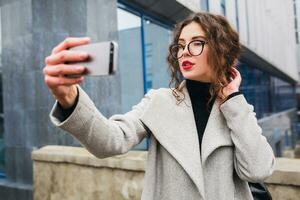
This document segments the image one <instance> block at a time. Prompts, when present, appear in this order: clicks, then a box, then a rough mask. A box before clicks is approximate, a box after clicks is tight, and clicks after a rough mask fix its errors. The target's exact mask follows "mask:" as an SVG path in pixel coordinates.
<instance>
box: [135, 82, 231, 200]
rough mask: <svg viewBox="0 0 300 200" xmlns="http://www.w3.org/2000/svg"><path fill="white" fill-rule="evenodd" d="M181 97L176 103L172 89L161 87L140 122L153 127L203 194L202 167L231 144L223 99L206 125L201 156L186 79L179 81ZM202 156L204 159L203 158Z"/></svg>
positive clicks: (160, 141) (154, 133)
mask: <svg viewBox="0 0 300 200" xmlns="http://www.w3.org/2000/svg"><path fill="white" fill-rule="evenodd" d="M178 90H179V91H181V92H182V93H179V94H180V98H182V97H184V100H183V101H182V102H181V103H180V104H176V99H175V98H174V96H173V95H172V91H171V90H168V89H167V91H168V92H162V91H166V90H159V91H161V92H159V91H158V93H157V95H155V97H153V99H152V101H151V106H149V107H148V108H149V109H147V110H145V112H144V114H143V115H142V116H141V121H142V122H143V123H144V124H145V125H146V126H147V127H148V128H149V129H150V130H151V132H152V134H153V135H154V137H155V138H156V139H157V140H158V141H159V143H160V144H161V145H162V146H163V147H164V148H165V149H166V150H167V151H168V152H169V153H170V154H171V155H172V156H173V157H174V158H175V159H176V160H177V161H178V163H179V164H180V165H181V166H182V167H183V168H184V170H185V171H186V172H187V174H188V175H189V176H190V177H191V179H192V180H193V182H194V183H195V185H196V186H197V188H198V190H199V192H200V194H201V195H202V196H205V195H204V185H203V183H204V178H203V170H202V166H204V165H205V162H206V160H207V159H208V157H209V155H211V154H212V152H213V151H214V150H215V149H217V148H219V147H221V146H231V145H232V141H231V138H230V133H229V129H228V127H227V126H226V123H225V119H224V117H223V115H222V113H221V112H220V110H219V104H220V100H218V99H216V100H215V102H214V104H213V107H212V110H211V114H210V116H209V118H208V122H207V126H206V128H205V131H204V134H203V139H202V147H201V155H200V151H199V141H198V134H197V128H196V123H195V119H194V114H193V109H192V103H191V99H190V96H189V93H188V91H187V88H186V82H185V81H183V82H181V83H180V85H179V88H178ZM201 158H202V159H201Z"/></svg>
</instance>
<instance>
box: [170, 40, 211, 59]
mask: <svg viewBox="0 0 300 200" xmlns="http://www.w3.org/2000/svg"><path fill="white" fill-rule="evenodd" d="M193 42H200V43H201V45H202V49H201V51H200V53H199V54H193V53H192V52H191V50H190V45H191V44H192V43H193ZM206 44H207V42H206V41H204V40H192V41H190V42H189V43H188V44H186V45H182V44H173V45H171V48H170V54H171V56H172V57H173V58H174V59H177V60H178V59H180V58H182V56H183V54H182V55H181V56H180V57H178V56H177V54H178V51H177V53H176V54H175V55H176V56H174V54H173V53H172V49H173V48H174V47H178V46H181V47H182V48H183V51H184V50H185V48H186V46H187V48H188V51H189V53H190V54H191V55H192V56H199V55H201V54H202V52H203V49H204V45H206Z"/></svg>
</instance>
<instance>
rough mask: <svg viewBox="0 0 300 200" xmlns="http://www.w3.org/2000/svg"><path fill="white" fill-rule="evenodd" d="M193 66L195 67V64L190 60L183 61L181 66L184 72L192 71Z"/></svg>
mask: <svg viewBox="0 0 300 200" xmlns="http://www.w3.org/2000/svg"><path fill="white" fill-rule="evenodd" d="M193 65H194V63H192V62H190V61H188V60H185V61H183V62H182V64H181V66H182V68H183V69H184V70H190V69H192V67H193Z"/></svg>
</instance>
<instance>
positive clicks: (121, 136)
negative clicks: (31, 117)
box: [50, 86, 155, 158]
mask: <svg viewBox="0 0 300 200" xmlns="http://www.w3.org/2000/svg"><path fill="white" fill-rule="evenodd" d="M154 91H155V90H150V91H149V92H148V93H147V94H146V95H145V96H144V98H143V99H142V100H141V101H140V103H138V104H137V105H135V106H133V107H132V110H131V111H129V112H127V113H125V114H117V115H113V116H111V117H110V118H109V119H107V118H106V117H105V116H103V115H102V114H101V113H100V112H99V110H98V109H97V108H96V106H95V105H94V103H93V102H92V100H91V99H90V98H89V96H88V95H87V94H86V93H85V92H84V91H83V90H82V89H81V88H80V87H79V86H78V92H79V99H78V103H77V105H76V107H75V109H74V111H73V113H72V114H71V115H70V116H69V117H68V118H67V119H65V120H63V121H62V119H63V117H62V112H61V110H60V108H59V107H58V105H57V102H56V103H55V104H54V106H53V108H52V110H51V112H50V119H51V121H52V123H53V124H54V125H55V126H57V127H59V128H61V129H63V130H65V131H67V132H68V133H70V134H71V135H73V136H74V137H75V138H76V139H78V140H79V141H80V143H81V144H82V145H83V146H84V147H85V148H86V149H87V150H88V151H90V152H91V153H92V154H94V155H95V156H97V157H98V158H105V157H109V156H113V155H118V154H123V153H126V152H128V151H129V150H130V149H131V148H132V147H133V146H135V145H136V144H138V143H140V142H141V140H142V139H143V138H144V137H145V136H147V130H146V127H145V126H144V125H143V124H142V122H141V121H140V120H139V117H140V116H141V115H142V113H143V112H144V111H145V110H146V108H147V107H148V106H149V103H150V101H151V97H152V96H153V93H154Z"/></svg>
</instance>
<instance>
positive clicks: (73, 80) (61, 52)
mask: <svg viewBox="0 0 300 200" xmlns="http://www.w3.org/2000/svg"><path fill="white" fill-rule="evenodd" d="M88 43H90V39H89V38H87V37H84V38H66V39H65V40H64V41H63V42H61V43H60V44H58V45H57V46H56V47H54V48H53V50H52V53H51V55H50V56H48V57H46V58H45V67H44V69H43V73H44V81H45V83H46V85H47V87H48V88H49V90H50V91H51V93H52V94H53V96H54V97H55V99H56V100H57V101H58V102H59V103H60V104H61V106H62V107H63V108H70V107H71V106H72V105H73V104H74V102H75V99H76V96H77V88H76V84H79V83H81V82H82V81H83V79H84V77H83V76H82V74H83V73H84V71H85V67H84V66H75V65H72V64H66V63H71V62H78V61H84V60H86V59H87V58H88V54H87V53H85V52H78V51H71V50H68V49H69V48H71V47H75V46H79V45H84V44H88ZM67 75H76V77H74V76H73V77H70V76H69V77H67Z"/></svg>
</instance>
